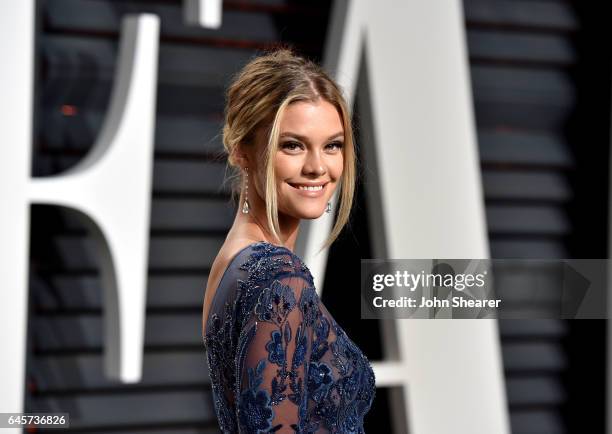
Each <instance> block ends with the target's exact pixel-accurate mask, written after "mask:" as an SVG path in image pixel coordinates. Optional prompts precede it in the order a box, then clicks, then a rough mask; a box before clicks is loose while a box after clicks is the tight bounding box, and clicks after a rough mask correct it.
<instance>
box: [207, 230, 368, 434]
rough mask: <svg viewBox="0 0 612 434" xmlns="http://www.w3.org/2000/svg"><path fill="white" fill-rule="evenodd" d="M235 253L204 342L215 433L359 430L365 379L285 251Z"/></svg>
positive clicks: (356, 355)
mask: <svg viewBox="0 0 612 434" xmlns="http://www.w3.org/2000/svg"><path fill="white" fill-rule="evenodd" d="M244 251H245V252H247V253H248V254H247V255H246V257H245V258H244V259H240V260H237V258H239V257H240V255H237V256H236V258H235V260H234V261H232V263H230V265H229V266H228V270H227V274H228V275H231V278H229V279H228V280H227V281H223V280H222V282H221V283H222V284H220V285H219V289H218V290H217V294H215V297H214V299H215V300H213V304H212V305H211V310H210V312H211V313H210V317H209V320H208V324H207V327H206V337H205V340H204V344H205V345H206V347H207V350H208V352H207V357H208V365H209V368H210V375H211V382H212V392H213V397H214V402H215V411H216V413H217V416H218V419H219V425H220V427H221V430H222V431H223V432H226V433H228V432H229V433H235V432H246V433H270V432H277V431H279V430H281V429H283V427H285V429H286V428H291V429H293V430H294V431H295V432H299V433H315V432H330V433H363V432H364V431H363V418H364V416H365V414H366V413H367V412H368V410H369V409H370V406H371V404H372V400H373V399H374V395H375V381H374V373H373V371H372V369H371V367H370V364H369V362H368V360H367V358H366V357H365V355H363V353H362V352H361V351H360V350H359V348H358V347H357V346H356V345H355V344H354V343H353V342H352V341H351V340H350V339H349V338H348V336H346V333H344V331H343V330H342V329H341V328H340V326H339V325H338V324H337V323H336V322H335V321H334V320H333V318H332V317H331V316H329V314H328V313H327V311H326V310H325V309H323V308H322V304H321V301H320V299H319V297H318V296H317V293H316V290H315V288H314V283H313V279H312V275H311V273H310V270H308V268H307V267H306V265H305V264H304V263H303V262H302V261H301V260H300V259H299V257H297V256H296V255H295V254H293V253H292V252H291V251H290V250H288V249H286V248H284V247H279V246H274V245H272V244H270V243H266V242H259V243H255V244H252V245H251V246H249V247H248V248H247V249H245V250H244ZM238 264H241V265H238ZM217 298H219V300H218V302H215V301H216V300H217ZM279 415H282V417H281V418H279V420H281V419H282V421H289V420H291V419H293V420H291V423H288V422H279V421H277V420H275V417H277V416H279ZM285 423H287V425H288V426H285V425H284V424H285Z"/></svg>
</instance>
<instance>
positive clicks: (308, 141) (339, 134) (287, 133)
mask: <svg viewBox="0 0 612 434" xmlns="http://www.w3.org/2000/svg"><path fill="white" fill-rule="evenodd" d="M338 136H342V137H344V131H339V132H337V133H336V134H332V135H331V136H329V137H328V139H327V140H328V141H329V140H332V139H335V138H337V137H338ZM280 137H293V138H296V139H298V140H301V141H302V142H306V143H310V140H308V137H306V136H302V135H300V134H296V133H292V132H289V131H287V132H284V133H281V135H280Z"/></svg>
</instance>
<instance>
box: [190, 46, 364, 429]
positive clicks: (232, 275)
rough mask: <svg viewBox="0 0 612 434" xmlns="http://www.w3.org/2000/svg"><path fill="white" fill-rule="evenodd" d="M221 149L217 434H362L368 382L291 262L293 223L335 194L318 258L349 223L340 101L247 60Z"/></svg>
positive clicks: (279, 62)
mask: <svg viewBox="0 0 612 434" xmlns="http://www.w3.org/2000/svg"><path fill="white" fill-rule="evenodd" d="M223 143H224V146H225V149H226V151H227V156H228V164H229V166H230V167H231V168H233V169H235V170H236V172H237V176H236V179H237V180H238V181H239V182H238V183H237V184H236V185H235V188H234V192H235V193H238V192H239V206H238V212H237V214H236V218H235V220H234V223H233V225H232V227H231V229H230V231H229V233H228V235H227V237H226V240H225V242H224V244H223V246H222V247H221V250H220V252H219V254H218V256H217V257H216V259H215V261H214V263H213V265H212V269H211V271H210V274H209V277H208V283H207V287H206V294H205V298H204V305H203V312H202V314H203V324H202V326H203V339H204V345H205V346H206V349H207V358H208V366H209V369H210V377H211V382H212V391H213V396H214V403H215V411H216V413H217V416H218V420H219V425H220V427H221V430H222V431H223V432H230V433H235V432H244V433H268V432H283V433H285V432H300V433H302V432H304V433H311V432H337V433H361V432H363V418H364V415H365V414H366V413H367V411H368V410H369V409H370V406H371V404H372V400H373V398H374V393H375V387H374V373H373V371H372V369H371V367H370V364H369V362H368V360H367V358H366V357H365V355H364V354H363V353H362V352H361V351H360V349H359V348H358V347H357V346H356V345H355V344H354V343H353V342H352V341H351V340H350V339H349V338H348V336H347V335H346V333H345V332H344V331H343V330H342V328H341V327H340V326H339V325H338V324H337V323H336V322H335V321H334V319H333V318H332V316H331V315H330V313H329V312H328V311H327V309H326V308H325V307H324V306H323V304H322V303H321V300H320V299H319V298H318V296H317V293H316V290H315V287H314V283H313V278H312V275H311V274H310V271H309V270H308V268H307V266H306V264H304V262H303V261H302V260H301V259H300V258H299V257H298V256H297V255H296V254H294V253H293V249H294V246H295V240H296V238H297V235H298V229H299V224H300V221H301V220H302V219H315V218H318V217H320V216H321V215H323V213H324V212H330V211H331V209H330V203H329V201H330V200H331V197H332V194H333V193H334V191H335V190H336V189H337V188H340V190H339V191H340V200H339V210H338V217H337V219H336V223H335V225H334V227H333V229H332V232H331V234H330V236H329V238H328V239H327V240H326V242H325V244H324V246H329V245H330V244H331V243H332V242H333V241H334V239H335V238H336V237H337V236H338V234H339V233H340V231H341V229H342V227H343V226H344V224H345V223H346V222H347V221H348V217H349V213H350V209H351V204H352V200H353V192H354V185H355V152H354V143H353V133H352V127H351V121H350V117H349V112H348V109H347V106H346V102H345V100H344V98H343V96H342V93H341V91H340V89H339V88H338V86H337V85H336V84H335V83H334V81H333V80H332V79H331V78H330V77H329V76H328V75H327V74H326V73H325V72H324V71H323V70H322V69H321V68H320V67H319V66H317V65H316V64H315V63H313V62H311V61H309V60H306V59H304V58H302V57H300V56H297V55H295V54H294V53H293V52H292V51H290V50H288V49H277V50H276V51H273V52H270V53H267V54H265V55H262V56H259V57H256V58H254V59H253V60H251V61H250V62H249V63H248V64H247V65H246V66H245V67H244V68H243V69H242V71H240V73H239V74H238V75H237V76H236V77H235V78H234V80H233V82H232V83H231V85H230V87H229V89H228V92H227V101H226V109H225V125H224V129H223ZM337 289H338V290H342V288H337ZM330 290H333V289H330Z"/></svg>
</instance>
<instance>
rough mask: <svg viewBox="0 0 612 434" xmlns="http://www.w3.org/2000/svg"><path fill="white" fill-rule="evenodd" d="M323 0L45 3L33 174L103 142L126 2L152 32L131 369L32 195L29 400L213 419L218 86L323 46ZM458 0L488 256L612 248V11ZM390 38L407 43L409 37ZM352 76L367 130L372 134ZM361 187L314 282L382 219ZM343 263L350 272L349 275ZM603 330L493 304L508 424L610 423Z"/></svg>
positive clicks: (128, 423) (363, 248)
mask: <svg viewBox="0 0 612 434" xmlns="http://www.w3.org/2000/svg"><path fill="white" fill-rule="evenodd" d="M333 3H334V2H333V1H331V0H310V1H307V2H306V1H304V2H297V1H290V0H249V1H240V0H235V1H229V0H225V1H223V24H222V26H221V27H220V28H219V29H215V30H207V29H203V28H197V27H193V26H187V25H186V23H185V20H184V10H183V9H184V7H183V3H182V1H179V0H125V1H119V0H38V1H37V2H36V9H37V13H36V28H37V30H36V52H35V53H36V59H35V63H36V79H35V125H34V128H35V129H34V141H33V147H34V149H33V161H32V176H37V177H43V176H49V175H53V174H58V173H61V172H63V171H65V170H66V169H67V168H69V167H72V166H74V165H75V163H76V162H78V161H79V160H80V159H82V158H83V157H84V156H85V154H86V153H87V152H88V150H89V148H90V147H91V146H92V144H93V143H94V141H95V138H96V137H97V135H98V133H99V130H100V127H101V125H102V122H103V120H104V117H105V114H106V111H107V109H108V103H109V98H110V93H111V89H112V85H113V75H114V68H115V64H116V59H117V50H118V41H119V28H120V23H121V19H122V17H123V16H124V15H125V14H128V13H142V12H151V13H154V14H156V15H158V16H159V17H160V22H161V33H160V51H159V76H158V88H157V108H156V131H155V161H154V172H153V192H152V214H151V231H150V251H149V273H148V287H147V291H148V292H147V312H146V331H145V345H144V359H143V360H144V364H143V378H142V381H141V382H139V383H137V384H117V383H114V382H111V381H109V380H108V379H107V378H106V377H105V376H104V373H103V369H102V361H103V359H102V342H103V340H102V339H103V328H102V321H101V320H102V287H101V285H100V281H99V265H98V262H97V259H96V258H97V256H96V252H95V245H93V244H92V241H91V239H90V236H89V234H88V232H87V230H86V229H85V228H84V227H83V226H81V224H80V223H79V221H78V219H76V218H75V216H74V215H73V214H72V213H71V212H70V211H67V210H65V209H60V208H59V207H53V206H42V205H35V206H33V207H32V225H31V234H30V239H31V250H30V252H31V253H30V275H29V282H30V284H29V285H30V287H29V291H30V295H29V301H30V307H29V309H30V315H29V320H28V354H27V382H26V385H25V387H26V401H25V411H27V412H36V411H67V412H70V415H71V424H72V426H73V428H72V429H71V431H73V432H88V433H94V432H95V433H98V432H99V433H106V432H108V433H110V432H113V433H119V432H120V433H132V434H135V433H176V434H192V433H209V432H210V433H213V432H218V425H217V421H216V418H215V415H214V410H213V403H212V399H211V391H210V380H209V377H208V369H207V365H206V355H205V352H204V348H203V346H202V344H201V335H200V329H201V308H202V300H203V293H204V288H205V287H206V278H207V273H208V270H209V267H210V265H211V263H212V260H213V259H214V256H215V254H216V252H217V250H218V248H219V246H220V245H221V244H222V242H223V240H224V238H225V235H226V232H227V230H228V228H229V225H230V223H231V222H232V220H233V216H234V213H235V208H234V205H233V204H232V203H231V201H230V198H229V190H228V188H225V187H224V188H222V189H220V188H219V187H220V186H221V185H222V181H223V179H224V175H225V161H224V160H223V159H222V158H219V152H220V150H221V149H222V145H221V139H220V131H221V126H222V120H223V117H222V116H223V104H224V89H225V86H226V85H227V84H228V82H229V79H230V77H231V76H232V74H234V73H235V72H236V71H238V70H239V69H240V68H241V67H242V65H244V64H245V63H246V62H247V61H248V60H249V59H250V58H251V57H252V56H253V55H254V54H255V53H256V52H257V51H258V50H260V49H264V48H266V47H270V46H271V45H274V44H277V43H279V42H282V43H288V44H291V45H292V46H293V47H295V48H296V50H297V51H298V52H300V53H301V54H303V55H306V56H308V57H310V58H312V59H314V60H318V61H321V60H322V56H323V52H324V48H325V47H324V43H325V41H326V36H327V32H328V31H329V23H330V15H331V11H332V8H333V6H334V4H333ZM462 6H463V9H464V10H463V12H464V22H465V29H466V36H467V51H468V55H469V71H470V73H471V84H472V96H473V104H474V107H473V108H474V112H475V116H476V127H477V138H478V148H479V154H480V169H481V175H482V182H483V190H484V197H483V201H484V204H485V209H486V219H487V231H488V236H489V242H490V248H491V257H493V258H511V257H512V258H606V257H608V242H607V240H608V236H607V234H608V207H609V195H608V190H609V189H608V185H609V146H610V119H611V117H610V115H611V113H610V108H611V107H610V95H611V93H612V90H611V86H610V83H611V80H612V73H611V62H610V61H611V48H610V47H611V44H610V41H611V40H612V39H611V36H612V35H611V33H612V30H611V29H612V26H610V19H611V17H612V15H611V14H610V12H611V8H610V7H609V5H605V7H604V5H603V4H601V3H597V4H595V3H593V2H584V1H583V2H578V1H569V0H464V1H463V3H462ZM5 7H10V6H9V4H8V3H5V4H4V5H1V6H0V13H2V12H1V11H2V8H5ZM396 49H397V53H398V56H403V55H407V54H405V53H403V52H402V42H401V41H398V44H397V47H396ZM211 59H213V61H211ZM414 67H415V68H418V65H414ZM360 90H363V86H360V87H358V89H357V95H356V98H355V101H356V103H355V107H354V114H355V122H356V129H357V137H358V142H359V136H360V134H364V130H365V131H366V133H367V125H362V124H361V123H360V120H361V116H360V114H361V113H362V112H363V111H364V110H366V109H367V108H366V107H363V103H361V104H360V102H362V101H363V99H360V98H359V92H360ZM360 170H361V171H362V178H363V179H366V178H367V171H366V170H364V168H363V167H361V168H360ZM365 197H366V196H365V195H364V192H363V189H362V188H359V186H358V189H357V203H356V206H355V209H354V214H353V220H352V223H351V225H350V227H349V228H347V230H345V232H344V233H343V235H342V236H341V237H340V239H339V241H338V242H337V243H335V244H334V245H333V246H332V248H331V250H330V254H329V259H328V266H327V272H326V277H325V288H334V287H336V286H339V285H341V282H342V281H341V280H340V279H344V285H346V278H347V276H346V274H343V272H342V270H343V267H342V265H343V264H346V263H352V264H356V263H359V262H358V261H359V259H360V258H370V257H372V248H371V239H372V237H373V236H376V228H374V227H371V226H370V225H369V223H368V218H367V216H368V212H367V209H368V203H367V201H366V200H365ZM349 278H353V279H354V282H353V283H354V285H355V286H358V285H359V284H360V283H359V280H358V279H359V276H358V274H357V273H354V276H353V277H351V276H349ZM341 295H342V292H340V291H332V290H326V291H325V292H324V294H323V301H324V303H325V304H326V305H327V306H328V308H329V310H330V311H331V312H333V313H334V316H335V317H336V320H337V321H338V322H339V323H340V324H341V325H342V326H343V327H344V328H345V329H346V330H347V332H348V334H349V335H350V336H351V337H352V338H353V340H355V341H356V342H357V343H358V344H359V345H360V346H361V347H362V348H363V349H364V352H365V353H366V354H367V355H368V356H369V358H370V359H371V360H375V361H376V360H382V359H383V357H384V356H383V354H384V350H383V348H381V338H380V333H381V329H380V324H378V323H376V322H374V321H362V320H360V318H359V317H358V316H357V315H356V312H358V311H359V299H358V298H357V297H355V298H354V299H351V300H349V302H350V303H353V302H354V305H353V306H351V305H349V306H347V300H346V299H342V298H341ZM606 327H607V323H606V320H581V321H579V320H576V321H567V320H530V321H525V320H500V321H499V340H500V343H501V349H502V358H503V373H504V377H505V384H506V394H507V400H508V412H509V418H510V422H511V428H512V432H513V433H550V434H553V433H554V434H560V433H578V432H580V433H583V432H588V433H603V432H604V431H605V418H606V407H605V406H606V399H605V397H606V381H605V379H606V351H607V344H606ZM389 392H390V391H389V390H387V389H385V388H380V389H379V390H378V391H377V398H376V400H375V401H374V407H373V408H372V410H371V411H370V413H369V414H368V416H367V417H366V426H365V428H366V431H367V432H372V433H379V432H380V433H387V432H389V433H390V432H393V426H392V424H391V420H392V418H391V415H390V410H389V404H390V402H389V401H390V394H389ZM474 417H478V415H477V414H475V415H474ZM416 434H418V433H416Z"/></svg>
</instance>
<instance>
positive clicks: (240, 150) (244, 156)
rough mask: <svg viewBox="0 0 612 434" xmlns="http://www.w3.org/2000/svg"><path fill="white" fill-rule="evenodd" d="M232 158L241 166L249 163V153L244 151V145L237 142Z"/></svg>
mask: <svg viewBox="0 0 612 434" xmlns="http://www.w3.org/2000/svg"><path fill="white" fill-rule="evenodd" d="M233 160H234V162H235V163H236V164H237V165H239V166H240V167H241V168H244V167H245V166H249V163H250V159H249V154H248V153H247V152H246V151H245V149H244V146H242V144H239V145H238V146H236V148H235V149H234V155H233Z"/></svg>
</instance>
